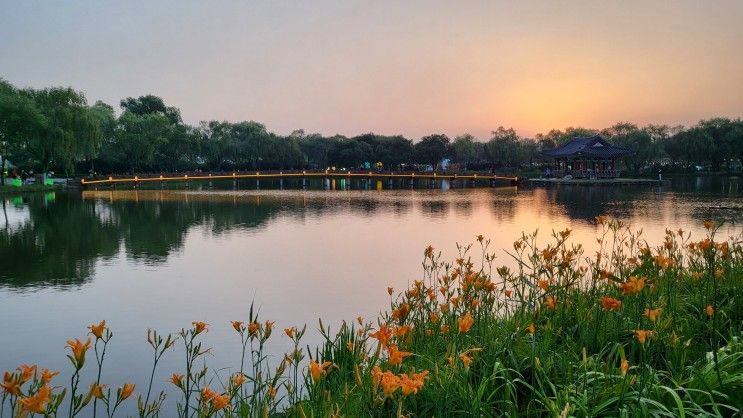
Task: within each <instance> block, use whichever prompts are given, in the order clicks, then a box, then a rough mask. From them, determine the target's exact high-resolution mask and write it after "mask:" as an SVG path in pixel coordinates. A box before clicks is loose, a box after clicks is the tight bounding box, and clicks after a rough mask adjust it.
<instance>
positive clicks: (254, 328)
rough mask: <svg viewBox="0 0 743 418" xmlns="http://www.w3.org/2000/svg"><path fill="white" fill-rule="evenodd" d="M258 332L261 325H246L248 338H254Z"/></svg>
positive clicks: (255, 323)
mask: <svg viewBox="0 0 743 418" xmlns="http://www.w3.org/2000/svg"><path fill="white" fill-rule="evenodd" d="M260 330H261V324H259V323H257V322H251V323H250V324H248V334H249V335H250V336H254V335H256V334H258V332H259V331H260Z"/></svg>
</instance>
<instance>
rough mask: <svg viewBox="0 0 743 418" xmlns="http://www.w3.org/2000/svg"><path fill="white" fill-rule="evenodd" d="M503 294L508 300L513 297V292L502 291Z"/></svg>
mask: <svg viewBox="0 0 743 418" xmlns="http://www.w3.org/2000/svg"><path fill="white" fill-rule="evenodd" d="M503 294H505V295H506V297H507V298H510V297H511V296H512V295H513V290H504V291H503Z"/></svg>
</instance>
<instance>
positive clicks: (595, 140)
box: [542, 135, 635, 158]
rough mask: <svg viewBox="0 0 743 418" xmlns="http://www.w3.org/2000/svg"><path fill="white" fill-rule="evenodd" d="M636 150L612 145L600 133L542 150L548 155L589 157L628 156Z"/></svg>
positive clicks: (543, 153)
mask: <svg viewBox="0 0 743 418" xmlns="http://www.w3.org/2000/svg"><path fill="white" fill-rule="evenodd" d="M634 153H635V151H633V150H631V149H629V148H625V147H617V146H614V145H611V144H610V143H609V142H607V141H606V140H605V139H604V138H602V137H600V136H599V135H596V136H586V137H576V138H573V139H571V140H570V141H569V142H568V143H566V144H565V145H563V146H561V147H556V148H550V149H545V150H542V155H545V156H547V157H570V156H574V155H580V156H588V157H600V158H605V157H626V156H629V155H632V154H634Z"/></svg>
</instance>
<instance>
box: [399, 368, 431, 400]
mask: <svg viewBox="0 0 743 418" xmlns="http://www.w3.org/2000/svg"><path fill="white" fill-rule="evenodd" d="M427 377H428V370H426V371H424V372H421V373H414V374H412V375H408V374H401V375H400V378H399V385H400V390H401V392H402V394H403V396H408V395H410V394H411V393H413V394H414V393H418V391H419V390H420V389H421V388H422V387H423V384H424V382H425V379H426V378H427Z"/></svg>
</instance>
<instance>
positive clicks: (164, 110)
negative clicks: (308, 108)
mask: <svg viewBox="0 0 743 418" xmlns="http://www.w3.org/2000/svg"><path fill="white" fill-rule="evenodd" d="M119 107H120V111H119V112H118V115H117V112H116V111H115V110H114V108H113V107H112V106H110V105H108V104H106V103H103V102H100V101H99V102H96V103H95V104H93V105H89V104H88V103H87V101H86V99H85V96H84V94H83V93H82V92H79V91H75V90H73V89H72V88H60V87H52V88H46V89H30V88H26V89H19V88H16V87H14V86H13V85H11V84H9V83H7V82H5V81H3V80H2V79H0V156H1V157H0V158H2V160H3V161H9V162H10V163H11V164H12V167H9V168H10V170H8V172H9V173H12V171H13V168H14V167H15V171H16V172H17V174H21V173H30V172H36V173H41V172H48V171H49V170H56V171H57V172H59V173H65V174H66V175H89V174H93V173H102V174H116V173H146V172H149V173H154V172H176V171H196V170H201V171H233V170H268V169H325V168H327V167H338V168H342V167H345V168H349V169H354V168H358V167H362V166H366V165H367V164H369V166H370V167H372V168H373V167H376V166H377V164H376V163H381V167H383V168H386V169H393V170H399V169H423V168H425V167H427V166H431V167H436V166H437V165H438V164H439V162H440V161H441V160H442V159H444V158H447V159H450V160H451V162H452V163H455V164H457V166H456V168H457V169H469V170H497V171H499V172H508V173H512V174H513V173H519V172H523V171H525V170H529V169H534V167H535V165H536V166H538V164H539V163H540V162H541V159H540V158H541V157H540V151H541V150H542V149H544V148H551V147H554V146H557V145H561V144H563V143H565V142H566V141H568V140H569V139H571V138H573V137H575V136H586V135H596V134H600V135H603V136H604V137H606V138H607V139H609V140H610V141H611V142H613V143H615V144H617V145H622V146H627V147H630V148H632V149H634V150H636V151H637V153H636V154H635V155H634V156H632V157H630V158H628V159H627V160H626V161H625V165H626V166H627V168H628V169H629V170H630V171H631V172H632V173H635V174H642V173H653V174H654V173H657V169H658V168H659V167H662V168H663V170H664V171H665V172H668V171H688V172H698V171H699V170H702V171H739V170H740V161H741V158H743V121H741V120H740V119H735V120H731V119H726V118H713V119H708V120H702V121H700V122H699V123H698V124H696V125H695V126H692V127H687V128H685V127H682V126H676V127H671V126H665V125H647V126H644V127H640V126H637V125H635V124H632V123H618V124H616V125H614V126H612V127H609V128H606V129H587V128H582V127H570V128H567V129H565V130H551V131H549V132H548V133H545V134H538V135H536V136H535V137H534V138H525V137H522V136H520V135H519V134H517V133H516V131H514V130H513V129H509V128H504V127H499V128H497V129H496V130H494V131H493V132H492V134H491V136H490V137H488V138H475V137H473V136H472V135H469V134H463V135H460V136H457V137H455V138H449V137H448V136H446V135H443V134H436V133H434V134H432V135H427V136H424V137H423V138H420V139H416V140H415V141H414V140H413V139H411V138H406V137H404V136H402V135H392V136H388V135H379V134H374V133H366V134H362V135H358V136H353V137H347V136H343V135H332V136H325V135H321V134H317V133H307V132H304V131H303V130H301V129H300V130H296V131H294V132H292V133H290V134H288V135H281V134H277V133H272V132H270V131H268V129H267V128H266V126H264V125H263V124H261V123H258V122H253V121H243V122H234V123H233V122H226V121H216V120H215V121H203V122H201V123H200V124H198V125H197V126H192V125H188V124H186V123H184V122H183V120H182V118H181V114H180V110H179V109H177V108H175V107H172V106H168V105H167V104H166V103H165V102H164V101H163V99H161V98H160V97H156V96H152V95H147V96H142V97H138V98H132V97H128V98H125V99H123V100H121V102H120V104H119ZM3 164H5V163H4V162H2V161H0V166H3ZM367 168H368V167H367ZM1 175H4V170H0V176H1ZM0 184H2V181H0Z"/></svg>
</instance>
